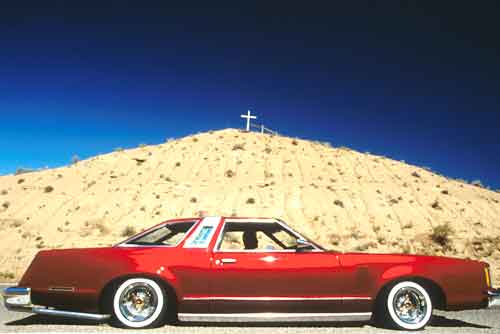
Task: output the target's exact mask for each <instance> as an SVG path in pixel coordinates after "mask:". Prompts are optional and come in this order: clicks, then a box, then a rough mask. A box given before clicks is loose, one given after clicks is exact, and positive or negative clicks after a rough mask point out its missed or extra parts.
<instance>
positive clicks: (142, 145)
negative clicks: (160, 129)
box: [139, 143, 148, 148]
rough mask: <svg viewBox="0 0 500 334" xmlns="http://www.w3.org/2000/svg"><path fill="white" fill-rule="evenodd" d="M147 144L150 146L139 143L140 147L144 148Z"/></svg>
mask: <svg viewBox="0 0 500 334" xmlns="http://www.w3.org/2000/svg"><path fill="white" fill-rule="evenodd" d="M146 146H148V145H146V144H144V143H140V144H139V147H140V148H144V147H146Z"/></svg>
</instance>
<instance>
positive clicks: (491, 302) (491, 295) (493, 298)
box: [488, 289, 500, 308]
mask: <svg viewBox="0 0 500 334" xmlns="http://www.w3.org/2000/svg"><path fill="white" fill-rule="evenodd" d="M488 307H493V308H500V289H494V290H488Z"/></svg>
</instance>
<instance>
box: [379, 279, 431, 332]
mask: <svg viewBox="0 0 500 334" xmlns="http://www.w3.org/2000/svg"><path fill="white" fill-rule="evenodd" d="M382 298H383V300H381V302H383V303H381V305H380V306H381V307H382V308H383V309H384V310H383V311H385V312H383V313H384V318H385V319H384V320H385V321H384V322H385V324H386V325H389V327H392V328H396V329H403V330H419V329H422V328H424V327H425V326H426V325H427V324H428V323H429V321H430V319H431V316H432V301H431V298H430V296H429V294H428V293H427V291H426V290H425V289H424V288H423V287H422V286H421V285H420V284H418V283H415V282H412V281H405V282H400V283H398V284H396V285H394V286H393V287H392V288H390V289H388V291H387V292H386V293H385V294H383V296H382Z"/></svg>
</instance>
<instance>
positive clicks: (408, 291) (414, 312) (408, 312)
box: [393, 287, 428, 324]
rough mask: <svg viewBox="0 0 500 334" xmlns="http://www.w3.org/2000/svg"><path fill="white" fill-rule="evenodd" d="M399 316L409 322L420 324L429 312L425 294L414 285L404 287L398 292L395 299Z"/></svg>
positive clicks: (395, 308) (394, 302)
mask: <svg viewBox="0 0 500 334" xmlns="http://www.w3.org/2000/svg"><path fill="white" fill-rule="evenodd" d="M393 307H394V311H395V312H396V315H397V317H398V318H399V319H400V320H401V321H403V322H405V323H407V324H418V323H420V322H421V321H422V319H424V317H425V315H426V313H427V307H428V305H427V303H426V302H425V297H424V295H423V294H422V293H421V292H420V291H419V290H417V289H415V288H412V287H404V288H401V289H399V290H398V292H396V295H395V296H394V301H393Z"/></svg>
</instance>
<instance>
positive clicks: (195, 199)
mask: <svg viewBox="0 0 500 334" xmlns="http://www.w3.org/2000/svg"><path fill="white" fill-rule="evenodd" d="M189 201H190V202H191V203H196V202H198V199H197V198H196V197H191V199H190V200H189Z"/></svg>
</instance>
